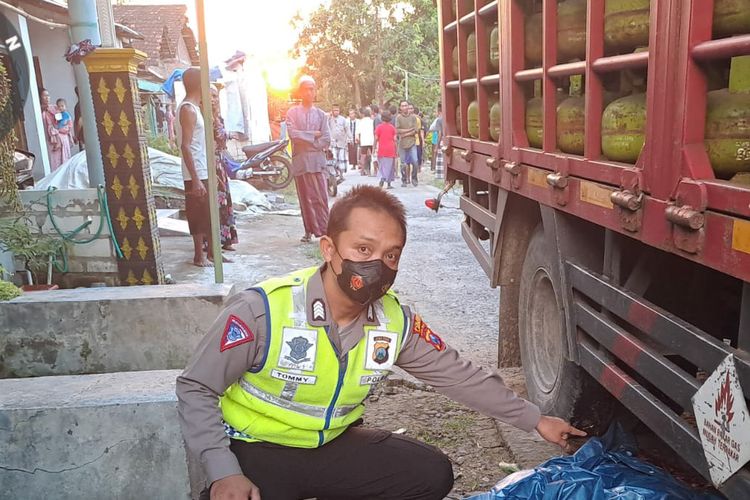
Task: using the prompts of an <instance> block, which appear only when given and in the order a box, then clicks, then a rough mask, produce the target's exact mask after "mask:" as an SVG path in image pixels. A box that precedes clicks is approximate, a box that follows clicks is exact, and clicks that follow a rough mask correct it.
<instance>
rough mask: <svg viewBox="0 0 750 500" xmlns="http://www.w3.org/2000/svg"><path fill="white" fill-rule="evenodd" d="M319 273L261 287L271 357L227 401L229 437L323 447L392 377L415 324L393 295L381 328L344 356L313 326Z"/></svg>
mask: <svg viewBox="0 0 750 500" xmlns="http://www.w3.org/2000/svg"><path fill="white" fill-rule="evenodd" d="M316 271H317V268H315V267H312V268H308V269H303V270H301V271H297V272H295V273H292V274H290V275H288V276H285V277H282V278H275V279H271V280H268V281H264V282H263V283H260V284H259V285H258V286H257V287H256V288H254V289H255V290H257V291H258V292H259V293H260V294H261V295H262V296H263V297H264V299H265V302H266V330H267V339H266V352H265V355H264V357H263V360H262V362H261V364H260V366H258V367H257V369H255V370H253V371H248V372H246V373H244V374H243V376H242V378H240V379H239V380H238V381H237V382H235V383H234V384H232V385H231V386H230V387H229V388H228V389H227V390H226V391H225V392H224V395H223V396H222V397H221V399H220V404H221V411H222V413H223V416H224V421H225V422H226V424H228V427H227V433H228V434H229V435H230V436H231V437H232V438H235V439H242V440H244V441H250V442H255V441H265V442H270V443H276V444H280V445H284V446H294V447H298V448H316V447H318V446H322V445H323V444H325V443H327V442H329V441H331V440H332V439H335V438H336V437H337V436H339V435H340V434H341V433H343V432H344V431H345V430H346V428H347V427H348V426H349V425H351V424H352V423H354V422H355V421H356V420H357V419H359V418H360V417H361V416H362V414H363V413H364V405H363V401H364V399H365V398H366V397H367V395H368V393H369V392H370V389H371V388H372V387H373V385H375V384H377V383H378V382H380V381H382V380H383V379H385V377H386V376H387V375H388V373H389V372H390V370H391V368H392V366H393V363H394V361H395V360H396V358H397V357H398V353H399V352H400V350H401V347H402V345H403V343H404V339H405V335H406V333H407V331H406V330H407V325H408V321H407V319H406V317H405V315H404V312H403V309H402V308H401V305H400V304H399V302H398V299H397V297H396V295H395V294H394V293H393V292H391V291H389V292H388V293H387V294H386V295H384V296H383V298H382V299H381V300H379V301H378V302H377V303H376V304H375V311H376V314H377V317H378V320H379V321H380V324H379V325H372V326H365V329H364V337H363V338H362V339H361V340H360V342H359V343H358V344H357V345H356V346H355V347H354V348H353V349H352V350H351V351H349V352H348V353H346V354H344V355H343V356H339V353H338V352H336V347H335V345H334V344H332V343H331V341H330V340H329V339H328V333H327V332H326V328H325V327H314V326H311V325H309V324H308V323H307V310H306V309H307V307H306V305H307V300H306V298H305V290H306V289H307V282H308V280H309V279H310V277H311V276H313V274H315V272H316Z"/></svg>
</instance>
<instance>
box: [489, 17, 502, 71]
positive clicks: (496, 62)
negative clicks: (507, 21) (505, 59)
mask: <svg viewBox="0 0 750 500" xmlns="http://www.w3.org/2000/svg"><path fill="white" fill-rule="evenodd" d="M499 42H500V30H499V29H498V27H497V23H495V26H494V27H493V28H492V31H490V69H492V70H493V71H499V70H500V44H499Z"/></svg>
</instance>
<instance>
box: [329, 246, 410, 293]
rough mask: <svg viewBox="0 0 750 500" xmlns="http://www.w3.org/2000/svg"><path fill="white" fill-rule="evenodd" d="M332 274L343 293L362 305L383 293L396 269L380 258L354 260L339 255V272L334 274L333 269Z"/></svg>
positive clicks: (393, 278) (392, 278) (394, 276)
mask: <svg viewBox="0 0 750 500" xmlns="http://www.w3.org/2000/svg"><path fill="white" fill-rule="evenodd" d="M336 253H338V250H336ZM339 257H341V254H339ZM331 271H333V267H331ZM333 274H335V275H336V281H337V282H338V284H339V287H340V288H341V290H342V291H343V292H344V294H345V295H346V296H347V297H349V298H350V299H352V300H353V301H354V302H356V303H357V304H360V305H363V306H366V305H367V304H371V303H373V302H375V301H376V300H378V299H379V298H380V297H382V296H383V295H385V292H387V291H388V289H389V288H391V285H393V282H394V281H395V280H396V271H394V270H393V269H391V268H390V267H388V266H387V265H386V264H385V262H383V261H382V260H380V259H375V260H366V261H364V262H355V261H353V260H349V259H344V258H343V257H341V274H336V272H335V271H333Z"/></svg>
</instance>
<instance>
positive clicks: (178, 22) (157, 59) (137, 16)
mask: <svg viewBox="0 0 750 500" xmlns="http://www.w3.org/2000/svg"><path fill="white" fill-rule="evenodd" d="M112 10H113V12H114V17H115V22H117V23H120V24H123V25H125V26H127V27H129V28H132V29H134V30H135V31H137V32H138V33H140V34H141V35H143V40H133V41H132V45H133V48H135V49H138V50H142V51H143V52H145V53H146V54H147V56H148V59H147V60H146V65H147V66H159V65H160V64H163V63H164V61H165V60H170V59H175V58H176V57H177V46H178V43H179V40H180V38H182V39H183V40H185V45H186V46H187V49H188V53H189V55H190V63H191V64H194V65H197V64H198V63H199V60H198V51H197V49H196V40H195V35H194V33H193V30H192V29H190V27H189V26H188V25H187V23H188V19H187V16H186V12H187V7H186V6H185V5H113V6H112Z"/></svg>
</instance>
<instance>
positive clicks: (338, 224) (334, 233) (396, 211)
mask: <svg viewBox="0 0 750 500" xmlns="http://www.w3.org/2000/svg"><path fill="white" fill-rule="evenodd" d="M355 208H367V209H370V210H377V211H380V212H383V213H385V214H388V215H390V216H391V217H393V219H394V220H395V221H396V222H398V225H399V226H400V227H401V232H402V233H403V236H404V243H406V209H405V208H404V205H403V204H402V203H401V202H400V201H399V199H398V198H396V197H395V196H393V195H392V194H390V193H387V192H386V191H383V190H382V189H380V188H379V187H376V186H367V185H359V186H355V187H353V188H352V189H351V190H349V192H348V193H346V194H345V195H344V196H343V197H341V198H339V199H338V200H337V201H336V203H334V204H333V206H332V207H331V212H330V214H329V216H328V230H327V231H326V235H327V236H328V237H330V238H331V239H332V240H333V241H334V242H335V241H336V238H338V236H339V235H340V234H341V233H343V232H344V231H346V230H347V229H348V223H349V214H350V213H351V212H352V210H353V209H355Z"/></svg>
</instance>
